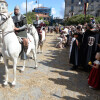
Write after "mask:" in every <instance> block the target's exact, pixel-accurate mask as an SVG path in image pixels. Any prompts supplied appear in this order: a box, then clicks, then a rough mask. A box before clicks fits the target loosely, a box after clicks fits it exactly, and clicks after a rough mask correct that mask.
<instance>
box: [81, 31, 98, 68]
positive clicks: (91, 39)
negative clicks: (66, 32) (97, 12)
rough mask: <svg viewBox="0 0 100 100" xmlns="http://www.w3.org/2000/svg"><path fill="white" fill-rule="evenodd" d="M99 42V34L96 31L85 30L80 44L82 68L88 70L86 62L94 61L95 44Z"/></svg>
mask: <svg viewBox="0 0 100 100" xmlns="http://www.w3.org/2000/svg"><path fill="white" fill-rule="evenodd" d="M98 42H99V33H98V31H96V30H93V31H91V30H87V31H86V32H85V34H84V38H83V43H82V47H83V50H82V58H83V59H82V66H83V67H84V68H85V69H88V62H89V61H92V62H93V61H95V55H96V52H97V44H98Z"/></svg>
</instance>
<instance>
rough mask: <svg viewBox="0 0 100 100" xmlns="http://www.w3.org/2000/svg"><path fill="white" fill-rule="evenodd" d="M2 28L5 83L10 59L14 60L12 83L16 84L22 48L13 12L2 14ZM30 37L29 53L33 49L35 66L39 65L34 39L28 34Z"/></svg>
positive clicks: (0, 24)
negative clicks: (17, 67)
mask: <svg viewBox="0 0 100 100" xmlns="http://www.w3.org/2000/svg"><path fill="white" fill-rule="evenodd" d="M0 30H2V37H3V47H2V54H3V59H4V63H5V70H6V79H5V82H4V85H7V84H8V60H11V61H13V72H14V77H13V78H14V79H13V82H12V85H16V65H17V60H18V57H19V54H20V52H21V49H22V48H21V44H20V43H19V41H18V38H17V36H16V34H15V33H14V23H13V20H12V17H11V14H8V13H7V12H5V13H2V14H0ZM28 38H29V39H30V42H29V47H28V51H27V54H29V52H30V51H31V50H32V51H33V55H34V58H35V67H37V62H36V52H35V43H34V39H33V37H32V36H31V35H30V34H28ZM24 69H25V62H24V66H23V68H22V71H24Z"/></svg>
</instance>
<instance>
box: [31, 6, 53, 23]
mask: <svg viewBox="0 0 100 100" xmlns="http://www.w3.org/2000/svg"><path fill="white" fill-rule="evenodd" d="M33 12H35V14H36V15H39V17H42V18H43V20H47V21H50V20H51V17H52V16H51V8H48V7H39V8H34V10H33Z"/></svg>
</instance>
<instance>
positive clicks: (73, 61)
mask: <svg viewBox="0 0 100 100" xmlns="http://www.w3.org/2000/svg"><path fill="white" fill-rule="evenodd" d="M70 63H71V64H73V65H74V66H78V45H77V40H76V39H75V40H74V41H73V43H72V49H71V51H70Z"/></svg>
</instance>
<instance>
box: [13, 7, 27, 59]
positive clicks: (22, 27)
mask: <svg viewBox="0 0 100 100" xmlns="http://www.w3.org/2000/svg"><path fill="white" fill-rule="evenodd" d="M14 10H19V6H16V7H15V9H14ZM14 13H15V12H14ZM12 18H13V22H14V24H15V27H16V28H18V30H15V33H16V35H17V36H18V37H20V38H21V39H27V31H26V29H27V26H26V25H27V20H26V17H25V16H24V15H22V14H20V13H18V14H16V13H15V16H13V17H12ZM27 49H28V46H25V45H24V41H23V43H22V52H21V59H23V60H26V52H27Z"/></svg>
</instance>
